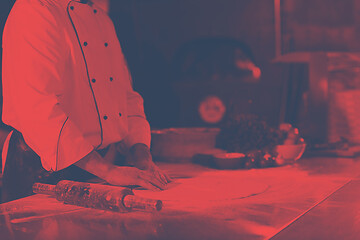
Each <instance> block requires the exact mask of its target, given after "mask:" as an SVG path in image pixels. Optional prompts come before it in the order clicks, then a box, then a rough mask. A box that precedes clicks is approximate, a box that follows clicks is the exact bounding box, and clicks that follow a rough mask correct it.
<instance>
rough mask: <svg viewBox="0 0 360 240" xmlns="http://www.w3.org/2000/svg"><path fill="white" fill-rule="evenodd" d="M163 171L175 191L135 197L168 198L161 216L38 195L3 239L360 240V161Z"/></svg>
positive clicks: (5, 223)
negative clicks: (80, 203)
mask: <svg viewBox="0 0 360 240" xmlns="http://www.w3.org/2000/svg"><path fill="white" fill-rule="evenodd" d="M159 165H160V166H161V167H162V168H163V169H165V170H166V171H167V172H168V173H169V174H170V176H172V177H173V178H174V179H175V183H174V184H173V186H172V187H171V188H170V189H169V190H167V192H166V191H165V192H155V193H150V192H148V191H140V190H138V191H135V194H136V195H143V196H147V197H150V196H151V197H154V198H159V199H162V200H164V208H163V210H162V211H160V212H154V213H151V212H130V213H114V212H108V211H103V210H95V209H86V208H81V207H76V206H70V205H64V204H62V203H60V202H58V201H56V200H55V199H54V198H52V197H50V196H46V195H34V196H31V197H27V198H24V199H19V200H16V201H13V202H9V203H5V204H2V205H0V209H1V215H0V236H1V239H2V240H5V239H47V240H53V239H59V240H60V239H61V240H63V239H64V240H66V239H87V240H89V239H90V240H91V239H269V238H273V239H360V213H359V209H360V191H359V189H360V179H359V180H358V176H359V175H360V159H351V158H306V159H301V160H299V161H298V163H297V164H295V165H292V166H284V167H278V168H269V169H252V170H232V171H223V170H222V171H220V170H214V169H209V168H205V167H202V166H199V165H194V164H161V163H160V164H159ZM177 193H178V195H176V194H177ZM216 193H218V194H216Z"/></svg>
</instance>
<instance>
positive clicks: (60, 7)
mask: <svg viewBox="0 0 360 240" xmlns="http://www.w3.org/2000/svg"><path fill="white" fill-rule="evenodd" d="M104 6H106V2H105V0H93V1H84V0H17V1H16V3H15V5H14V7H13V8H12V10H11V12H10V14H9V17H8V19H7V22H6V26H5V29H4V34H3V122H4V123H5V124H7V125H10V126H12V127H13V128H14V130H13V131H12V132H11V133H10V134H9V135H8V137H7V139H6V142H5V144H4V149H3V162H5V164H3V165H4V166H3V201H9V200H13V199H17V198H21V197H24V196H28V195H30V194H31V192H32V191H31V186H32V184H33V183H34V182H35V181H42V182H46V181H47V179H48V180H49V179H52V180H54V179H57V180H59V179H58V178H61V177H63V178H64V176H66V177H69V178H72V177H75V178H76V177H79V178H81V176H83V175H85V174H83V173H81V169H82V170H85V172H87V173H91V174H93V175H96V176H97V177H99V178H101V179H103V180H105V181H107V182H108V183H109V184H113V185H119V186H128V185H139V186H142V187H145V188H148V189H165V188H166V185H167V183H168V182H170V178H169V177H168V176H167V175H166V174H165V173H164V172H163V171H161V170H160V169H159V168H158V167H157V166H156V165H155V164H154V163H153V161H152V157H151V154H150V150H149V148H150V127H149V123H148V121H147V120H146V117H145V114H144V109H143V99H142V97H141V96H140V95H139V94H138V93H137V92H135V91H134V90H133V88H132V80H131V76H130V74H129V71H128V68H127V64H126V61H125V58H124V56H123V53H122V50H121V46H120V43H119V41H118V39H117V36H116V32H115V29H114V26H113V23H112V21H111V20H110V18H109V16H108V15H107V13H106V10H105V9H104ZM118 152H121V153H122V154H123V155H124V156H125V160H126V162H127V163H128V164H127V165H124V166H118V165H115V164H114V161H115V160H116V157H115V156H118V154H117V153H118ZM76 166H77V167H76ZM74 168H76V169H79V171H77V170H74ZM70 169H71V170H70ZM69 173H70V174H69ZM75 175H76V176H75ZM54 176H55V177H54ZM75 180H76V179H75Z"/></svg>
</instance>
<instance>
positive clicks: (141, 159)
mask: <svg viewBox="0 0 360 240" xmlns="http://www.w3.org/2000/svg"><path fill="white" fill-rule="evenodd" d="M126 160H127V162H128V163H130V164H131V165H133V166H134V167H136V168H138V169H140V170H143V171H146V172H147V173H148V174H150V175H152V176H154V177H155V178H156V179H158V180H159V181H161V182H162V183H164V184H165V185H166V184H168V183H170V182H171V178H170V177H169V176H168V175H167V174H166V173H164V172H163V171H162V170H161V169H160V168H159V167H158V166H156V165H155V163H154V162H153V160H152V156H151V153H150V149H149V147H148V146H146V145H145V144H141V143H137V144H135V145H133V146H132V147H131V148H130V149H129V152H128V154H127V156H126Z"/></svg>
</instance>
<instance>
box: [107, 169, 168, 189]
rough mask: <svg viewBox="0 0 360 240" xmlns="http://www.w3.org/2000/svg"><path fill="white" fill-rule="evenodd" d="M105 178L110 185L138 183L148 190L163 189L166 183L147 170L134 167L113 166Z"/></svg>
mask: <svg viewBox="0 0 360 240" xmlns="http://www.w3.org/2000/svg"><path fill="white" fill-rule="evenodd" d="M105 180H106V181H107V182H108V183H110V184H111V185H116V186H132V185H138V186H141V187H144V188H147V189H150V190H164V189H166V184H165V183H163V182H162V181H160V180H158V179H157V178H155V177H154V176H153V175H151V174H150V173H149V172H147V171H143V170H140V169H138V168H135V167H118V166H113V168H111V170H110V171H109V172H108V174H107V176H106V178H105Z"/></svg>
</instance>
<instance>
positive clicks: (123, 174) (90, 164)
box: [75, 151, 166, 190]
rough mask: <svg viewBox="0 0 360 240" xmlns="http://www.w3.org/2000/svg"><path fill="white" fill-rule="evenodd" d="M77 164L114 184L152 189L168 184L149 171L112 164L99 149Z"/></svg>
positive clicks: (162, 187) (164, 186) (161, 188)
mask: <svg viewBox="0 0 360 240" xmlns="http://www.w3.org/2000/svg"><path fill="white" fill-rule="evenodd" d="M75 165H77V166H78V167H80V168H82V169H84V170H85V171H87V172H89V173H92V174H94V175H96V176H98V177H99V178H101V179H104V180H105V181H107V182H108V183H110V184H112V185H117V186H130V185H138V186H142V187H144V188H147V189H151V190H159V189H160V190H163V189H166V184H165V183H163V182H162V181H159V180H158V179H157V178H156V177H155V176H153V175H152V174H149V172H147V171H143V170H140V169H138V168H135V167H119V166H116V165H114V164H111V163H109V162H108V161H106V160H104V159H103V158H102V157H101V156H100V154H99V153H98V152H97V151H92V152H91V153H89V154H88V155H86V156H85V157H83V158H82V159H81V160H79V161H78V162H76V163H75Z"/></svg>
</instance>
